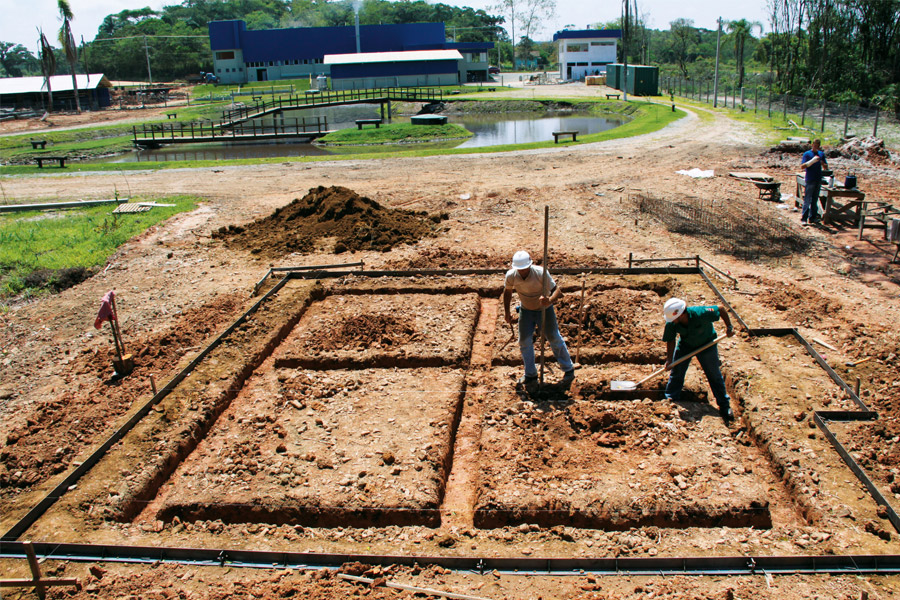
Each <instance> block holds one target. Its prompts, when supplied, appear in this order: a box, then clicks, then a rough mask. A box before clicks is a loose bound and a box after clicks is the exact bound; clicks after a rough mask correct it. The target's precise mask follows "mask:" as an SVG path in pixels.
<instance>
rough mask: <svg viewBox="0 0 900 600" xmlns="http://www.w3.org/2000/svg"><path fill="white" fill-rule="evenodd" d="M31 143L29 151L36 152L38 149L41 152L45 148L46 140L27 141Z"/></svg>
mask: <svg viewBox="0 0 900 600" xmlns="http://www.w3.org/2000/svg"><path fill="white" fill-rule="evenodd" d="M29 141H30V142H31V149H32V150H37V149H38V148H40V149H41V150H43V149H44V148H45V147H46V146H47V140H29Z"/></svg>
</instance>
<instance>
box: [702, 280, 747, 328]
mask: <svg viewBox="0 0 900 600" xmlns="http://www.w3.org/2000/svg"><path fill="white" fill-rule="evenodd" d="M698 270H699V271H700V276H701V277H703V280H704V281H705V282H706V285H708V286H709V288H710V289H711V290H712V291H713V293H715V295H716V296H718V297H719V300H720V301H721V302H722V304H724V305H725V308H726V309H727V310H728V312H730V313H731V314H733V315H734V318H735V319H737V320H738V323H740V324H741V327H743V328H744V331H751V330H750V327H749V326H748V325H747V323H745V322H744V320H743V319H742V318H741V315H739V314H738V313H737V311H736V310H734V307H733V306H731V304H729V303H728V300H726V299H725V296H723V295H722V292H720V291H719V288H717V287H716V286H715V284H714V283H713V282H712V279H710V278H709V276H708V275H707V274H706V273H705V272H704V271H703V269H698Z"/></svg>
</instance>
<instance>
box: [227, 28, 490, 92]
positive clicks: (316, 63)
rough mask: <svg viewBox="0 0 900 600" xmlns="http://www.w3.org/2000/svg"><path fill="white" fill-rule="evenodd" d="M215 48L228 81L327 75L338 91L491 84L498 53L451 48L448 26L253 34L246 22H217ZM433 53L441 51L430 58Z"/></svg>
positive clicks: (478, 46)
mask: <svg viewBox="0 0 900 600" xmlns="http://www.w3.org/2000/svg"><path fill="white" fill-rule="evenodd" d="M209 43H210V47H211V49H212V52H213V69H214V72H215V74H216V75H217V76H218V77H219V81H220V82H222V83H248V82H250V81H272V80H277V79H299V78H303V77H310V76H311V77H316V76H318V75H326V76H330V77H332V81H333V85H335V87H337V85H338V84H337V80H342V83H341V84H340V87H339V88H338V89H360V88H363V87H380V85H378V86H373V85H369V84H372V83H374V82H375V81H376V80H377V81H380V82H385V81H388V80H393V81H409V82H412V81H420V80H428V81H440V83H427V84H425V83H421V84H420V83H400V84H392V85H451V84H456V83H465V82H467V81H486V80H487V79H488V72H487V69H488V58H487V53H488V50H489V49H490V48H493V47H494V44H493V43H492V42H474V43H471V42H470V43H455V42H448V41H447V38H446V32H445V28H444V24H443V23H410V24H402V25H361V26H359V27H353V26H346V27H296V28H290V29H267V30H249V29H247V24H246V23H245V22H244V21H213V22H211V23H210V24H209ZM428 51H441V52H439V53H434V52H433V53H432V54H430V55H429V54H422V53H423V52H428ZM451 54H452V57H451ZM349 55H356V57H357V58H356V59H354V58H353V57H350V56H349ZM326 57H330V58H328V60H326ZM448 61H451V62H452V68H451V63H450V62H448Z"/></svg>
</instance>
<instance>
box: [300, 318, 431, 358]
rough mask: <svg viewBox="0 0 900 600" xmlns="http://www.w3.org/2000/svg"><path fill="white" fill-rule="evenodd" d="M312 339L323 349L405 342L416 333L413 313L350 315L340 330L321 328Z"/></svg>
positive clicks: (390, 346) (362, 348)
mask: <svg viewBox="0 0 900 600" xmlns="http://www.w3.org/2000/svg"><path fill="white" fill-rule="evenodd" d="M316 333H317V334H318V335H316V336H311V338H310V343H311V344H312V345H314V346H316V347H318V348H322V349H323V350H365V349H366V348H373V347H374V348H392V347H396V346H402V345H403V344H407V343H409V342H410V341H412V340H413V338H414V337H415V335H416V329H415V322H414V320H413V319H412V318H410V317H402V316H398V315H387V314H362V315H355V316H352V317H349V318H348V319H346V320H345V321H343V323H341V325H340V327H339V328H338V329H337V331H333V330H319V331H317V332H316Z"/></svg>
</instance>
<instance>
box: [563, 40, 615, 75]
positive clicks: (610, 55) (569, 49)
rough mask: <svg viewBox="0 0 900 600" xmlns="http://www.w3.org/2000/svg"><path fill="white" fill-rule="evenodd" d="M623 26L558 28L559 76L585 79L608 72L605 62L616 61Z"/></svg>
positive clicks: (607, 63)
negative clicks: (612, 27)
mask: <svg viewBox="0 0 900 600" xmlns="http://www.w3.org/2000/svg"><path fill="white" fill-rule="evenodd" d="M621 38H622V30H621V29H579V30H569V29H565V30H563V31H557V32H556V33H554V34H553V41H554V43H556V44H557V52H558V56H559V76H560V78H561V79H566V80H583V79H584V78H585V76H587V75H606V65H609V64H612V63H615V62H616V61H617V53H618V48H619V40H620V39H621Z"/></svg>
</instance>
